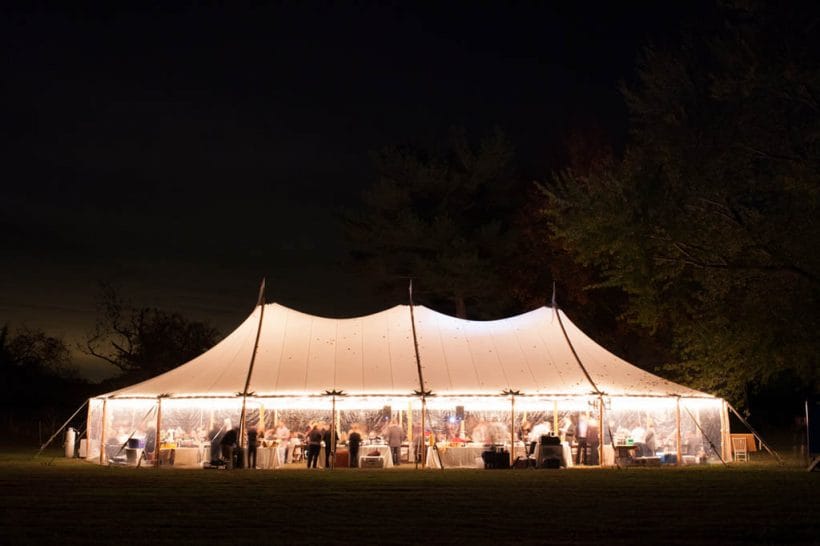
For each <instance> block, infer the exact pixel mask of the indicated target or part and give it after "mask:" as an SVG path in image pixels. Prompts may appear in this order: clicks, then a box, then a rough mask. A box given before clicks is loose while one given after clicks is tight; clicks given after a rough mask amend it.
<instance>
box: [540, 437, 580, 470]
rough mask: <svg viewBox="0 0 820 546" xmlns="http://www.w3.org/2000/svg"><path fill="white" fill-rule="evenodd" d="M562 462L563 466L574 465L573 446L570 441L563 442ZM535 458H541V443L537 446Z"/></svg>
mask: <svg viewBox="0 0 820 546" xmlns="http://www.w3.org/2000/svg"><path fill="white" fill-rule="evenodd" d="M561 459H562V461H561V463H562V465H563V466H565V467H567V468H569V467H571V466H572V448H571V447H570V445H569V442H561ZM535 460H536V462H537V461H540V460H541V444H540V443H539V444H537V445H536V446H535Z"/></svg>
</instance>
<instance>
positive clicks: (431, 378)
mask: <svg viewBox="0 0 820 546" xmlns="http://www.w3.org/2000/svg"><path fill="white" fill-rule="evenodd" d="M391 420H392V421H396V422H397V423H398V424H399V425H400V426H401V427H402V428H403V430H404V433H405V436H406V443H407V448H406V453H404V452H403V454H405V455H406V457H407V459H408V460H410V461H412V460H418V459H417V458H416V455H415V453H418V455H419V458H420V459H422V465H423V466H424V465H427V464H431V462H430V461H428V457H429V456H430V455H429V450H427V449H420V447H421V445H422V443H421V441H420V438H421V435H422V426H421V423H422V422H424V427H423V430H424V444H423V445H425V446H428V445H431V444H433V443H434V442H435V443H436V446H437V448H438V449H439V451H438V452H437V453H436V456H438V457H439V458H440V456H441V452H442V451H443V452H446V451H447V450H448V449H450V450H452V449H455V446H461V445H468V446H469V445H473V446H478V445H484V444H488V443H491V444H499V445H507V449H508V450H509V451H510V452H511V453H512V456H511V458H514V457H516V456H525V451H526V446H527V445H529V444H530V440H531V438H528V437H527V431H533V430H535V431H538V432H540V433H546V434H553V435H557V436H560V438H561V440H564V445H566V446H567V447H568V448H569V449H570V450H571V449H572V448H573V446H574V444H575V443H577V438H575V440H576V441H575V442H573V440H572V433H573V432H575V429H577V428H579V424H580V420H583V421H584V422H585V425H584V428H586V427H587V426H588V427H589V431H588V433H587V437H588V440H587V445H588V448H587V449H586V450H584V454H585V455H586V461H585V462H586V463H587V464H603V465H611V464H617V462H618V459H619V457H618V453H619V446H621V445H623V444H628V445H632V444H634V443H637V444H643V443H644V440H645V441H646V443H649V438H648V437H646V434H647V431H648V430H650V429H651V431H652V435H653V436H654V438H653V440H652V442H651V443H652V444H653V445H651V446H642V449H643V450H644V452H645V454H646V455H647V456H648V457H650V458H651V459H652V460H654V459H655V458H660V459H662V460H672V461H674V462H675V463H678V464H680V463H688V462H694V461H697V462H704V461H718V460H728V459H729V458H730V456H731V453H730V451H731V450H730V449H729V442H728V437H729V427H728V413H727V406H726V403H725V402H724V401H723V400H722V399H719V398H716V397H714V396H711V395H708V394H705V393H702V392H698V391H696V390H693V389H690V388H687V387H685V386H682V385H678V384H675V383H673V382H670V381H667V380H665V379H662V378H660V377H658V376H655V375H653V374H650V373H648V372H645V371H643V370H641V369H639V368H637V367H636V366H633V365H632V364H629V363H628V362H626V361H624V360H622V359H621V358H618V357H617V356H615V355H613V354H612V353H610V352H609V351H607V350H606V349H604V348H603V347H601V346H600V345H598V344H597V343H595V342H594V341H593V340H592V339H590V338H589V337H588V336H586V335H585V334H584V333H583V332H582V331H581V330H580V329H578V328H577V327H576V326H575V325H574V324H573V323H572V322H571V321H570V320H569V318H567V316H566V315H565V314H564V313H563V312H562V311H561V310H560V309H553V308H550V307H542V308H539V309H536V310H533V311H531V312H528V313H524V314H521V315H518V316H514V317H510V318H506V319H502V320H494V321H469V320H462V319H458V318H454V317H450V316H447V315H444V314H441V313H438V312H436V311H433V310H431V309H428V308H426V307H423V306H409V305H398V306H396V307H393V308H391V309H387V310H384V311H381V312H378V313H375V314H371V315H366V316H362V317H355V318H346V319H334V318H323V317H318V316H312V315H308V314H305V313H301V312H299V311H295V310H293V309H289V308H287V307H284V306H282V305H278V304H266V305H258V306H257V307H256V308H255V309H254V311H253V313H252V314H251V315H250V316H249V317H248V318H247V319H246V320H245V321H244V322H243V323H242V324H241V325H240V326H239V327H238V328H237V329H236V330H234V331H233V332H232V333H231V334H229V335H228V336H227V337H226V338H224V339H223V340H222V341H221V342H219V343H218V344H217V345H216V346H214V347H213V348H212V349H210V350H208V351H207V352H205V353H203V354H202V355H200V356H198V357H197V358H195V359H193V360H191V361H190V362H188V363H185V364H183V365H181V366H179V367H177V368H175V369H173V370H171V371H169V372H166V373H164V374H162V375H159V376H157V377H154V378H152V379H149V380H147V381H144V382H142V383H138V384H136V385H132V386H129V387H126V388H123V389H120V390H117V391H114V392H110V393H107V394H104V395H101V396H98V397H95V398H92V399H91V400H89V406H88V429H87V430H88V436H87V438H88V439H87V441H86V442H87V443H86V446H85V449H84V456H85V457H86V458H87V459H89V460H93V461H97V462H100V463H103V464H104V463H109V462H113V461H115V460H118V459H117V457H120V458H121V453H122V447H123V446H124V445H125V444H126V442H133V441H134V440H135V439H139V438H147V439H148V440H147V441H148V443H149V445H148V446H147V450H149V451H152V452H154V453H158V454H159V455H157V456H156V457H155V459H154V460H156V461H162V454H163V451H166V452H167V451H169V450H173V449H175V448H176V449H177V450H180V449H182V448H184V447H188V448H194V449H199V454H198V455H197V456H196V457H195V458H189V459H186V461H187V462H188V463H192V464H199V465H201V464H202V462H204V461H205V460H207V459H208V455H207V453H208V451H207V444H208V442H209V440H210V438H211V437H213V435H214V431H216V430H218V429H224V428H225V427H228V428H232V427H235V428H237V429H239V431H240V443H241V442H244V441H245V440H244V434H242V432H243V431H244V430H247V429H248V428H251V427H253V428H257V429H259V430H260V434H261V436H260V437H265V431H270V430H273V429H274V428H275V427H276V425H277V423H280V422H282V423H284V424H285V425H286V426H287V427H288V428H289V429H290V430H291V431H293V432H297V431H300V432H301V431H304V430H306V429H307V428H308V426H309V424H310V423H312V422H325V423H330V426H332V427H333V428H334V429H335V431H336V433H337V434H339V437H340V441H341V442H344V440H345V437H346V433H347V431H348V430H349V429H350V428H351V427H353V426H355V427H356V428H358V429H359V430H360V431H361V432H363V433H364V436H365V438H366V439H369V438H373V439H374V441H376V442H377V441H378V437H379V436H380V434H381V431H382V429H383V428H384V427H385V426H386V424H387V423H388V422H389V421H391ZM152 430H153V431H154V433H153V434H151V431H152ZM636 430H637V432H636ZM155 431H159V432H160V433H159V434H156V432H155ZM633 436H634V437H633ZM639 436H644V437H639ZM374 437H375V438H374ZM431 437H432V439H431ZM511 438H515V442H511V441H510V440H511ZM143 444H144V442H143ZM143 444H140V445H141V446H142V447H145V446H144V445H143ZM150 444H155V445H150ZM128 445H129V446H130V445H132V444H131V443H129V444H128ZM133 445H137V444H136V443H134V444H133ZM414 445H415V450H414ZM101 446H102V448H101ZM154 448H155V449H154ZM575 450H576V455H572V454H571V451H568V454H567V457H566V458H567V459H569V460H568V461H566V462H567V463H568V464H571V459H573V458H576V457H577V447H575ZM414 451H415V453H414ZM422 452H424V453H422ZM670 454H671V455H674V456H673V457H665V458H664V457H663V456H666V455H670ZM656 455H658V457H656ZM131 462H133V461H131ZM437 463H438V464H439V465H441V464H444V466H445V467H446V466H452V465H451V464H448V463H446V462H444V463H443V462H442V461H437ZM182 464H185V463H184V462H182V461H180V457H177V465H178V466H180V465H182Z"/></svg>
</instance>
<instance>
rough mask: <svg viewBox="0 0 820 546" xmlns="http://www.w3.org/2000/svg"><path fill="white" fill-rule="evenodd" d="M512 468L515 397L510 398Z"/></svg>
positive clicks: (512, 458) (511, 458)
mask: <svg viewBox="0 0 820 546" xmlns="http://www.w3.org/2000/svg"><path fill="white" fill-rule="evenodd" d="M510 417H511V421H512V422H511V423H510V468H512V466H513V463H515V395H514V394H513V395H512V396H510Z"/></svg>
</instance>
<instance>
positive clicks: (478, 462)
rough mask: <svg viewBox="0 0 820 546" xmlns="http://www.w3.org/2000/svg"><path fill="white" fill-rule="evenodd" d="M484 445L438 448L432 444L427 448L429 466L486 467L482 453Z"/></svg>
mask: <svg viewBox="0 0 820 546" xmlns="http://www.w3.org/2000/svg"><path fill="white" fill-rule="evenodd" d="M483 452H484V447H440V448H438V453H439V456H440V459H439V457H437V456H436V450H434V449H433V447H432V446H430V447H428V448H427V466H428V467H430V468H441V467H442V465H443V466H444V468H484V461H483V460H482V459H481V454H482V453H483Z"/></svg>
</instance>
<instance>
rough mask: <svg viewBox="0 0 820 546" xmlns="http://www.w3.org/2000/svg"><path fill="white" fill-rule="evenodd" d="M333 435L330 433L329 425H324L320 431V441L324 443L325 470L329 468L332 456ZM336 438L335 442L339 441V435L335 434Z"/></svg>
mask: <svg viewBox="0 0 820 546" xmlns="http://www.w3.org/2000/svg"><path fill="white" fill-rule="evenodd" d="M333 436H334V435H331V433H330V425H328V424H327V423H325V424H324V429H323V430H322V440H324V442H325V468H330V457H331V455H333V454H334V453H333V448H334V445H335V444H334V442H333V440H334V438H333ZM335 436H336V438H335V441H336V442H338V441H339V434H338V433H336V434H335Z"/></svg>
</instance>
